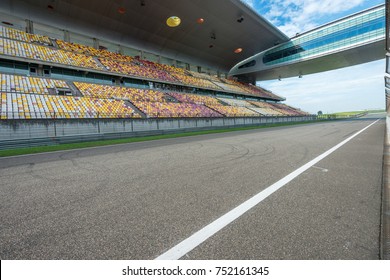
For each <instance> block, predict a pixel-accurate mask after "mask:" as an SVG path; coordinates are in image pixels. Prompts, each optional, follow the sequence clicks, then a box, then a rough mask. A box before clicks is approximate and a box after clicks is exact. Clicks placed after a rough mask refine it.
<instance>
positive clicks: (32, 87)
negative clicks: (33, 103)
mask: <svg viewBox="0 0 390 280" xmlns="http://www.w3.org/2000/svg"><path fill="white" fill-rule="evenodd" d="M59 88H61V89H64V88H69V87H68V85H67V83H66V82H65V81H61V80H53V79H45V78H35V77H25V76H15V75H8V74H0V91H1V92H15V93H35V94H49V89H53V90H54V91H56V90H57V89H59Z"/></svg>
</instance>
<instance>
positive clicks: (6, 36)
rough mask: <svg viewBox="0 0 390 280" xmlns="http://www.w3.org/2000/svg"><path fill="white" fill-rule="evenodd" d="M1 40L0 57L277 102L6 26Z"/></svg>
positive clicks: (211, 79)
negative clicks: (85, 69)
mask: <svg viewBox="0 0 390 280" xmlns="http://www.w3.org/2000/svg"><path fill="white" fill-rule="evenodd" d="M0 37H1V38H0V54H3V55H9V56H18V57H23V58H27V59H33V60H38V61H46V62H52V63H59V64H63V65H65V66H76V67H82V68H89V69H95V70H100V71H108V72H113V73H116V74H118V73H120V74H124V75H129V76H135V77H141V78H146V79H152V80H158V81H163V82H170V83H176V84H183V85H187V86H192V87H199V88H205V89H212V90H225V91H229V92H234V93H240V94H246V95H253V96H256V97H263V98H272V99H276V100H279V99H280V97H278V96H276V95H274V94H272V93H270V92H267V91H265V90H263V89H261V88H258V87H255V86H252V85H247V84H243V83H240V82H237V81H233V80H228V79H220V78H217V77H215V76H210V75H208V74H205V73H197V72H193V71H187V70H184V69H182V68H179V67H175V66H171V65H164V64H159V63H154V62H150V61H146V60H142V59H139V58H134V57H130V56H126V55H121V54H119V53H114V52H110V51H107V50H103V49H95V48H93V47H90V46H85V45H81V44H76V43H70V42H65V41H63V40H58V39H50V38H49V37H47V36H42V35H37V34H28V33H26V32H23V31H20V30H16V29H13V28H9V27H4V26H1V29H0ZM53 42H55V43H53ZM43 45H47V46H50V47H47V46H43Z"/></svg>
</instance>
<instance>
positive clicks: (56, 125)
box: [0, 115, 317, 150]
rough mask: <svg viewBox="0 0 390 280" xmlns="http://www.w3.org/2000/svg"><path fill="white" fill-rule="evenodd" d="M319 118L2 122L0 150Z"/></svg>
mask: <svg viewBox="0 0 390 280" xmlns="http://www.w3.org/2000/svg"><path fill="white" fill-rule="evenodd" d="M316 119H317V117H316V116H315V115H311V116H291V117H286V116H283V117H281V116H279V117H252V118H177V119H171V118H169V119H159V118H156V119H54V120H45V119H31V120H1V121H0V150H4V149H13V148H20V147H33V146H42V145H56V144H61V143H74V142H83V141H94V140H104V139H116V138H124V137H134V136H146V135H161V134H168V133H178V132H187V131H200V130H206V129H218V128H232V127H244V126H256V125H266V124H276V123H289V122H305V121H313V120H316Z"/></svg>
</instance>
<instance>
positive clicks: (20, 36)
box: [0, 26, 52, 45]
mask: <svg viewBox="0 0 390 280" xmlns="http://www.w3.org/2000/svg"><path fill="white" fill-rule="evenodd" d="M0 37H4V38H9V39H12V40H18V41H24V42H29V43H39V44H43V45H52V43H51V41H50V39H49V37H47V36H42V35H39V34H30V33H26V32H23V31H21V30H17V29H13V28H8V27H4V26H0Z"/></svg>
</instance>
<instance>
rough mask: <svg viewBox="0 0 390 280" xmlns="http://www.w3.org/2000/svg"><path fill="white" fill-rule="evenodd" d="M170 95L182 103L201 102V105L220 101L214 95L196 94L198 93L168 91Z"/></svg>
mask: <svg viewBox="0 0 390 280" xmlns="http://www.w3.org/2000/svg"><path fill="white" fill-rule="evenodd" d="M168 94H169V95H170V96H172V97H174V98H175V99H176V100H178V101H180V102H183V103H192V104H201V105H212V104H216V105H218V104H219V105H220V104H221V102H219V100H218V99H217V98H215V97H212V96H207V95H198V94H182V93H177V92H170V93H168Z"/></svg>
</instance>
